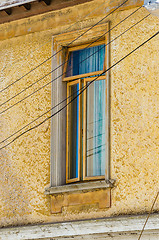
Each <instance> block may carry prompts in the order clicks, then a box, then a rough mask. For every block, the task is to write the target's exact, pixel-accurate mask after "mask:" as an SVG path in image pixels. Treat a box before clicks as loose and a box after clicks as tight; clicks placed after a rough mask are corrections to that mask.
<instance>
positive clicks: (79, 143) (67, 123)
mask: <svg viewBox="0 0 159 240" xmlns="http://www.w3.org/2000/svg"><path fill="white" fill-rule="evenodd" d="M78 83H79V89H81V86H82V84H81V79H78V80H75V81H73V82H69V83H68V84H67V116H66V118H67V122H66V183H72V182H78V181H80V176H81V94H80V95H79V96H78V98H79V116H78V123H79V125H78V177H77V178H71V179H70V177H69V176H70V160H69V155H70V154H69V149H70V146H69V143H70V140H69V108H70V104H69V103H70V102H71V100H70V98H69V96H70V91H69V89H70V86H73V85H76V84H78Z"/></svg>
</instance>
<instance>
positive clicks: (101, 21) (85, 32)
mask: <svg viewBox="0 0 159 240" xmlns="http://www.w3.org/2000/svg"><path fill="white" fill-rule="evenodd" d="M127 1H128V0H126V1H124V2H123V3H122V4H120V5H119V6H118V7H117V8H115V9H114V10H113V11H111V12H110V13H108V14H107V15H106V16H104V17H103V18H102V19H101V20H99V21H98V22H97V23H95V24H94V25H93V26H91V27H90V28H88V29H87V30H86V31H85V32H83V33H82V34H81V35H79V36H78V37H77V38H75V39H74V40H72V41H71V42H70V43H69V44H67V45H66V47H69V46H70V45H71V44H72V43H74V42H75V41H76V40H78V39H79V38H80V37H82V36H83V35H84V34H86V33H87V32H88V31H90V30H91V29H92V28H93V27H95V26H97V25H98V24H99V23H101V22H102V21H103V20H105V19H106V18H107V17H108V16H109V15H111V14H112V13H113V12H115V11H116V10H117V9H118V8H120V7H121V6H123V5H124V4H125V3H126V2H127ZM61 51H62V49H60V50H59V51H57V52H56V53H55V54H53V55H52V56H50V57H49V58H47V59H46V60H44V61H43V62H42V63H40V64H39V65H37V66H36V67H35V68H33V69H32V70H30V71H29V72H27V73H26V74H24V75H23V76H22V77H20V78H18V79H17V80H15V81H14V82H12V83H11V84H9V85H8V86H7V87H5V88H3V89H2V90H0V92H3V91H4V90H6V89H8V88H9V87H10V86H12V85H13V84H15V83H17V82H19V81H20V80H21V79H22V78H24V77H26V76H27V75H28V74H30V73H31V72H33V71H34V70H36V69H37V68H39V67H40V66H41V65H43V64H44V63H46V62H47V61H48V60H50V59H51V58H53V57H54V56H56V55H57V54H58V53H60V52H61Z"/></svg>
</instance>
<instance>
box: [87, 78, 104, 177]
mask: <svg viewBox="0 0 159 240" xmlns="http://www.w3.org/2000/svg"><path fill="white" fill-rule="evenodd" d="M87 84H88V83H87ZM86 120H87V126H86V135H87V137H86V138H87V139H86V168H87V169H86V174H87V176H89V177H90V176H100V175H105V80H99V81H95V82H93V83H92V84H91V85H90V86H89V87H88V88H87V113H86Z"/></svg>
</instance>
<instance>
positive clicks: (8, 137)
mask: <svg viewBox="0 0 159 240" xmlns="http://www.w3.org/2000/svg"><path fill="white" fill-rule="evenodd" d="M148 16H150V14H148V15H146V16H145V17H144V18H142V19H141V20H140V21H138V22H137V23H135V24H133V25H132V26H131V27H129V28H128V29H127V30H125V31H124V32H122V33H121V34H119V35H118V36H117V37H115V38H114V39H113V40H111V41H110V42H109V43H107V44H106V46H107V45H108V44H110V43H112V42H114V41H115V40H116V39H118V38H119V37H121V36H122V35H123V34H125V33H126V32H128V31H129V30H130V29H132V28H133V27H134V26H136V25H137V24H139V23H141V22H142V21H143V20H144V19H145V18H147V17H148ZM104 47H105V46H104ZM102 48H103V47H102ZM100 50H101V49H100ZM82 89H83V87H82V88H81V89H79V90H78V91H80V90H82ZM78 91H76V92H75V93H73V94H72V95H70V96H69V97H67V98H65V99H63V100H62V101H61V102H60V103H58V104H57V105H55V106H53V107H52V108H51V109H49V110H48V111H46V112H45V113H43V114H42V115H40V116H39V117H37V118H36V119H34V120H33V121H31V122H30V123H28V124H27V125H25V126H23V127H22V128H21V129H19V130H17V131H16V132H15V133H13V134H12V135H10V136H9V137H7V138H6V139H4V140H2V141H1V142H0V144H1V143H3V142H5V141H7V140H8V139H10V138H11V137H13V136H14V135H16V134H17V133H18V132H20V131H22V130H23V129H24V128H26V127H28V126H29V125H30V124H32V123H34V122H35V121H37V120H38V119H39V118H41V117H42V116H44V115H46V114H47V113H48V112H50V111H51V110H53V109H54V108H56V107H57V106H59V105H61V104H62V103H63V102H65V101H66V100H67V99H69V98H70V97H72V96H73V95H74V94H76V93H77V92H78Z"/></svg>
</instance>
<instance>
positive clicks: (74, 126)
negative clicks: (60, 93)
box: [68, 84, 79, 179]
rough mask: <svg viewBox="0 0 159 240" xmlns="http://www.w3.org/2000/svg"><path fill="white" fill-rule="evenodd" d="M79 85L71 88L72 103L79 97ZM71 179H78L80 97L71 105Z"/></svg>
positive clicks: (69, 124) (69, 123) (69, 125)
mask: <svg viewBox="0 0 159 240" xmlns="http://www.w3.org/2000/svg"><path fill="white" fill-rule="evenodd" d="M78 90H79V84H76V85H73V86H70V91H69V94H70V96H72V95H73V96H72V97H71V98H70V100H69V101H71V100H72V99H73V98H74V97H75V96H77V94H78ZM68 119H69V122H68V128H69V129H68V131H69V178H70V179H72V178H77V177H78V160H79V159H78V158H79V156H78V149H79V97H77V98H76V99H75V100H74V101H73V102H72V103H71V104H69V118H68Z"/></svg>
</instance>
